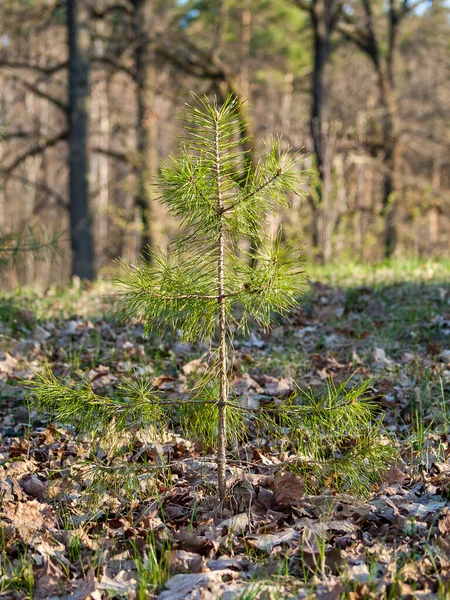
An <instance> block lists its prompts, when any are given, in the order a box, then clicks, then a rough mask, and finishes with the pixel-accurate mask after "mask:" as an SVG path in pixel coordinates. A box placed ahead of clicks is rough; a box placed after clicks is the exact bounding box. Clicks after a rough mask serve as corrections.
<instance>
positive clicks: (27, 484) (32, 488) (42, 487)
mask: <svg viewBox="0 0 450 600" xmlns="http://www.w3.org/2000/svg"><path fill="white" fill-rule="evenodd" d="M19 483H20V487H21V488H22V489H23V491H24V492H25V493H26V494H28V495H29V496H32V497H33V498H38V499H42V498H45V496H46V493H47V483H46V482H45V481H41V480H40V479H39V477H38V476H37V475H36V473H31V474H28V475H25V476H24V477H22V478H21V480H20V482H19Z"/></svg>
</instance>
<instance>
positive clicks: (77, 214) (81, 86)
mask: <svg viewBox="0 0 450 600" xmlns="http://www.w3.org/2000/svg"><path fill="white" fill-rule="evenodd" d="M67 28H68V45H69V114H68V117H69V118H68V121H69V197H70V235H71V244H72V275H77V276H78V277H80V278H81V279H88V280H92V279H93V278H94V261H93V258H94V256H93V255H94V252H93V242H92V219H91V214H90V210H89V183H88V156H87V152H88V151H87V140H88V125H89V118H88V97H89V57H88V56H89V32H88V10H87V5H86V4H85V3H84V2H83V1H82V0H68V2H67Z"/></svg>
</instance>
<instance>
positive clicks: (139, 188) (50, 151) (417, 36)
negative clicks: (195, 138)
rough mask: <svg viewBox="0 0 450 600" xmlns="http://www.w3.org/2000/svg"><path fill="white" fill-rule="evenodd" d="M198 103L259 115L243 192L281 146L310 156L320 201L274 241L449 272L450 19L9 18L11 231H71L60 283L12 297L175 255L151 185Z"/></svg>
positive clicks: (237, 11)
mask: <svg viewBox="0 0 450 600" xmlns="http://www.w3.org/2000/svg"><path fill="white" fill-rule="evenodd" d="M191 90H192V91H194V92H196V93H197V94H203V93H205V94H208V95H216V96H218V97H219V98H225V97H226V96H227V95H228V94H229V93H230V92H232V93H234V94H236V95H237V96H238V97H239V98H240V99H242V100H245V99H248V103H245V104H244V105H243V115H242V116H243V118H244V117H245V116H246V115H245V114H244V113H245V112H247V111H248V112H249V114H251V121H250V123H251V124H250V127H248V129H247V131H246V134H247V135H248V136H249V137H250V141H247V142H244V150H245V160H244V162H243V164H242V171H243V174H244V173H245V170H246V169H254V168H255V162H256V160H257V155H258V152H259V151H260V150H261V148H262V144H263V141H264V140H267V139H268V137H269V136H270V135H278V134H279V135H281V136H282V140H283V141H282V143H283V145H285V146H291V147H292V149H293V151H301V152H305V153H306V158H305V160H304V161H303V162H302V165H301V168H304V169H310V170H311V173H310V174H309V175H308V177H307V179H306V181H305V192H306V194H305V195H304V196H296V197H294V198H293V205H292V209H291V210H290V211H287V212H286V213H284V214H280V215H277V217H276V219H274V222H273V227H274V228H277V227H278V225H279V224H280V223H283V226H284V230H285V231H287V232H289V233H296V234H298V235H299V236H300V239H301V240H302V243H303V244H304V248H305V254H306V255H307V256H308V257H309V258H310V259H311V260H317V261H322V262H329V261H336V260H339V261H345V260H349V259H352V260H361V261H377V260H382V259H384V258H391V257H395V256H399V257H402V256H414V257H436V256H446V257H448V250H449V239H450V152H449V150H450V6H449V4H448V3H446V2H441V1H440V0H433V1H432V2H430V1H426V0H346V1H341V0H203V1H202V0H65V1H64V0H63V1H59V0H2V1H1V3H0V128H1V130H0V146H1V152H0V179H1V187H0V229H1V230H2V231H3V232H4V234H5V235H6V234H14V235H17V234H19V233H20V231H24V230H25V228H28V227H29V226H32V227H33V228H34V229H35V231H50V232H52V231H53V232H57V231H67V235H66V236H65V237H66V239H65V241H64V242H63V245H65V249H66V251H65V252H64V255H63V258H62V259H61V260H59V262H58V263H57V265H56V266H55V264H53V263H52V262H51V261H38V260H36V257H34V256H32V255H31V254H27V255H25V254H24V255H23V259H21V261H20V262H19V264H18V265H16V267H15V268H14V269H9V270H8V271H4V272H3V274H2V277H3V283H4V285H8V286H12V285H15V284H17V283H21V284H25V285H28V284H32V283H39V284H42V285H47V284H49V283H51V282H61V281H67V280H68V279H69V277H70V276H71V275H77V276H79V277H80V278H86V279H93V278H95V277H96V276H98V275H99V274H102V273H103V274H105V273H107V272H108V269H110V267H111V265H112V264H113V260H114V259H115V258H117V257H118V256H122V257H124V258H125V259H127V260H133V259H134V258H135V257H137V256H138V255H139V254H140V252H141V251H142V248H143V247H145V245H147V244H150V246H160V247H162V248H163V249H165V248H166V246H167V243H168V241H169V240H170V239H172V238H173V236H174V234H175V232H176V228H177V224H176V223H174V222H173V221H172V220H170V219H168V218H167V215H166V214H165V213H164V212H163V208H162V207H161V205H160V204H159V203H158V202H157V201H156V199H157V196H158V192H157V190H156V189H155V188H154V187H153V186H152V185H150V182H151V181H152V178H154V176H155V175H156V174H157V171H158V168H159V165H160V162H161V160H166V159H167V157H168V155H169V154H170V153H171V152H175V151H176V147H177V136H178V135H179V134H180V128H179V125H178V123H177V120H176V118H175V115H176V114H177V112H178V111H179V110H180V109H182V108H183V105H184V103H185V102H189V101H190V95H189V92H190V91H191ZM249 107H251V111H250V110H249ZM252 140H256V141H255V142H253V141H252Z"/></svg>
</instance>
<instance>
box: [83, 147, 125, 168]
mask: <svg viewBox="0 0 450 600" xmlns="http://www.w3.org/2000/svg"><path fill="white" fill-rule="evenodd" d="M91 151H92V152H95V153H96V154H103V155H104V156H108V157H109V158H114V159H116V160H120V161H121V162H123V163H125V164H127V165H131V166H133V163H132V161H131V159H130V157H129V155H128V154H127V153H126V152H118V151H117V150H110V149H109V148H101V147H100V146H95V147H94V148H91Z"/></svg>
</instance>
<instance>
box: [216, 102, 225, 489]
mask: <svg viewBox="0 0 450 600" xmlns="http://www.w3.org/2000/svg"><path fill="white" fill-rule="evenodd" d="M219 126H220V123H219V115H218V113H217V112H216V121H215V152H216V187H217V214H218V215H219V218H220V221H221V222H220V232H219V240H218V245H217V249H218V259H217V296H218V302H219V336H220V337H219V377H220V397H219V403H218V431H217V483H218V488H219V498H220V500H224V499H225V492H226V460H227V458H226V450H227V427H226V424H227V401H228V376H227V322H226V312H225V297H224V253H225V237H224V236H225V232H224V223H223V217H222V211H223V198H222V181H221V179H222V176H221V158H220V142H219Z"/></svg>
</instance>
